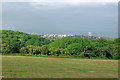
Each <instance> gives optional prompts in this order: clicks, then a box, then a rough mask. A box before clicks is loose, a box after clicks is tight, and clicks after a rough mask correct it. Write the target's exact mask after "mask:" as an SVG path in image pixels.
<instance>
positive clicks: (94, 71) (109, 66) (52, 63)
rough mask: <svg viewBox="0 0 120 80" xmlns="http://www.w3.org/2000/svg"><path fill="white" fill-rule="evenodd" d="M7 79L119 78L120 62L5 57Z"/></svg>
mask: <svg viewBox="0 0 120 80" xmlns="http://www.w3.org/2000/svg"><path fill="white" fill-rule="evenodd" d="M2 69H3V71H2V73H3V76H4V77H5V78H117V77H118V60H98V59H96V60H94V59H71V58H50V57H33V56H3V57H2Z"/></svg>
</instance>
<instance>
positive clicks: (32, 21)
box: [2, 0, 118, 37]
mask: <svg viewBox="0 0 120 80" xmlns="http://www.w3.org/2000/svg"><path fill="white" fill-rule="evenodd" d="M18 1H19V0H18ZM2 29H3V30H15V31H22V32H28V33H48V34H85V35H87V34H88V32H92V34H93V35H95V36H106V37H117V35H118V2H117V0H64V1H63V0H33V1H31V2H28V1H27V0H26V1H25V0H23V1H22V2H14V1H13V2H9V1H7V0H6V2H3V4H2Z"/></svg>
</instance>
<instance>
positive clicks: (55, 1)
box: [30, 0, 119, 9]
mask: <svg viewBox="0 0 120 80" xmlns="http://www.w3.org/2000/svg"><path fill="white" fill-rule="evenodd" d="M118 1H119V0H33V2H30V5H31V6H33V7H35V8H38V9H43V8H46V7H47V8H51V7H52V8H58V7H65V6H83V5H87V6H88V5H90V6H98V5H107V4H117V3H118Z"/></svg>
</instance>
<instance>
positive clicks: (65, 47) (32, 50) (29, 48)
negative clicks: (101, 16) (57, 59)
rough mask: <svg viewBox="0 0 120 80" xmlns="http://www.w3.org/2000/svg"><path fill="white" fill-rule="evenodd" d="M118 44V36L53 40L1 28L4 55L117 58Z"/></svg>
mask: <svg viewBox="0 0 120 80" xmlns="http://www.w3.org/2000/svg"><path fill="white" fill-rule="evenodd" d="M119 44H120V38H116V39H113V40H112V39H103V38H100V39H93V40H88V39H85V38H81V37H65V38H62V39H56V40H53V39H47V38H42V37H40V36H38V35H30V34H27V33H23V32H19V31H11V30H2V53H3V54H5V55H7V54H14V53H18V54H22V55H50V56H66V55H70V56H75V57H80V58H82V57H87V58H92V57H98V58H108V59H119V58H120V55H119V49H118V48H119V46H118V45H119Z"/></svg>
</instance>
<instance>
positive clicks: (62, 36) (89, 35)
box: [29, 32, 108, 40]
mask: <svg viewBox="0 0 120 80" xmlns="http://www.w3.org/2000/svg"><path fill="white" fill-rule="evenodd" d="M29 34H36V35H39V36H41V37H43V38H49V39H60V38H64V37H82V38H86V39H89V40H91V39H100V38H105V39H108V37H99V36H92V33H91V32H88V35H80V34H79V35H77V34H76V35H73V34H72V35H67V34H64V35H61V34H41V33H40V34H38V33H29Z"/></svg>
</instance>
